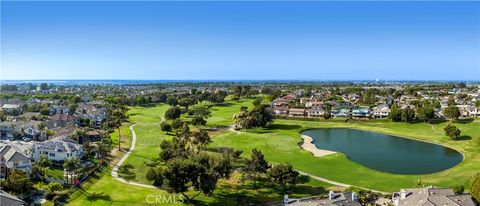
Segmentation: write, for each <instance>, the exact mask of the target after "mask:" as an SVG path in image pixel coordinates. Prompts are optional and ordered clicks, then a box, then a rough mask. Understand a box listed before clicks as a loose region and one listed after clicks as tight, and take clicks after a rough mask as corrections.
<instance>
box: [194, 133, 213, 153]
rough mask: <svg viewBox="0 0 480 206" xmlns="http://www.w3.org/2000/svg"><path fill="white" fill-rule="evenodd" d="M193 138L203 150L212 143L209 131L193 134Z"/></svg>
mask: <svg viewBox="0 0 480 206" xmlns="http://www.w3.org/2000/svg"><path fill="white" fill-rule="evenodd" d="M191 136H192V141H193V143H194V144H196V145H198V146H199V148H201V149H203V148H205V147H206V146H207V145H208V144H210V143H211V142H212V140H211V139H210V136H209V135H208V132H207V130H204V129H200V130H198V131H195V132H193V133H192V134H191Z"/></svg>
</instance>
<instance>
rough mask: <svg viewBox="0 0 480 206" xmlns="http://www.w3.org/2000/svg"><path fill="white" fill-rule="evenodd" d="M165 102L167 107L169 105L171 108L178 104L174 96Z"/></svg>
mask: <svg viewBox="0 0 480 206" xmlns="http://www.w3.org/2000/svg"><path fill="white" fill-rule="evenodd" d="M166 102H167V104H168V105H170V106H172V107H173V106H177V104H178V100H177V98H176V97H174V96H169V97H168V98H167V101H166Z"/></svg>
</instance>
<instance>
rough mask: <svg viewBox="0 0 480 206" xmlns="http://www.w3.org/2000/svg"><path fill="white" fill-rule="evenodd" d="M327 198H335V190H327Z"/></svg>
mask: <svg viewBox="0 0 480 206" xmlns="http://www.w3.org/2000/svg"><path fill="white" fill-rule="evenodd" d="M328 199H329V200H333V199H335V192H333V191H329V192H328Z"/></svg>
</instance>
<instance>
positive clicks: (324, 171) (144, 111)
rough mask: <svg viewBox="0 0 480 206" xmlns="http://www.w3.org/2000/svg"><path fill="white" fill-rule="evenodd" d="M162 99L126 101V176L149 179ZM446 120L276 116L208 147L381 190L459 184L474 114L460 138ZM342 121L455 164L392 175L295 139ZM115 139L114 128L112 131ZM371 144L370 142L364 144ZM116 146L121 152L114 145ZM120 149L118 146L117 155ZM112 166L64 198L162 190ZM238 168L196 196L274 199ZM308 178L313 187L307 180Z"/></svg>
mask: <svg viewBox="0 0 480 206" xmlns="http://www.w3.org/2000/svg"><path fill="white" fill-rule="evenodd" d="M252 102H253V99H246V100H242V101H239V102H234V101H228V102H227V103H226V104H224V105H222V106H214V107H213V108H212V117H210V118H209V119H208V123H207V126H209V127H224V126H229V125H231V124H232V123H233V121H234V120H233V118H232V117H233V114H234V113H236V112H237V111H239V109H240V106H242V105H243V106H249V107H250V108H251V107H252V105H251V103H252ZM168 108H169V106H168V105H164V104H162V105H158V106H153V107H133V108H131V109H130V111H129V113H128V114H129V119H130V122H129V123H126V124H124V126H122V128H121V132H122V148H124V150H126V149H127V148H128V147H129V145H130V142H131V134H130V131H129V126H130V125H131V124H133V123H136V124H137V125H136V126H135V131H136V134H137V144H136V149H135V151H134V152H133V153H132V154H131V155H130V156H129V158H128V159H127V161H126V162H125V163H124V165H128V170H127V171H128V172H127V173H124V174H122V173H120V176H122V177H124V178H125V179H128V180H131V181H134V182H139V183H146V184H150V182H149V181H148V180H146V178H145V173H146V171H147V170H148V167H147V166H146V165H145V164H146V163H148V162H151V161H152V160H153V159H155V158H157V157H158V154H159V152H160V147H159V145H160V142H161V141H162V140H163V139H165V138H171V136H169V135H167V134H165V132H162V131H160V127H159V124H158V123H159V122H160V121H161V119H162V117H163V115H164V112H165V111H166V110H167V109H168ZM446 124H447V123H441V124H434V125H432V124H425V123H417V124H405V123H393V122H390V121H387V120H373V121H372V120H371V121H355V122H351V123H344V122H343V121H337V120H329V121H316V122H315V121H297V120H284V119H277V120H275V123H274V124H273V125H272V126H271V127H270V128H269V129H257V130H256V131H247V132H245V131H240V132H239V133H238V132H230V131H226V130H225V131H220V132H214V133H212V139H213V143H212V144H211V147H233V148H236V149H238V150H243V151H244V153H243V155H244V156H248V155H249V153H250V150H251V149H253V148H257V149H260V150H261V151H262V152H263V153H264V154H265V157H266V158H267V159H268V160H269V161H271V162H275V163H283V162H286V163H290V164H292V165H293V166H294V167H295V168H296V169H299V170H301V171H304V172H308V173H311V174H313V175H316V176H320V177H325V178H328V179H331V180H334V181H338V182H342V183H346V184H351V185H355V186H361V187H367V188H371V189H376V190H382V191H389V192H390V191H395V190H398V189H400V188H409V187H413V186H415V184H416V183H417V181H418V180H419V179H421V180H422V183H423V184H425V185H436V186H444V187H452V186H456V185H460V184H466V183H467V181H468V179H469V178H470V177H471V175H472V174H474V173H475V172H478V171H480V153H479V152H478V151H479V147H480V121H473V122H470V123H455V125H456V126H458V127H459V128H460V129H461V130H462V135H463V136H464V137H465V138H464V139H465V140H461V141H453V140H450V139H449V138H448V137H447V136H445V135H444V134H443V128H444V127H445V125H446ZM326 127H348V128H355V129H362V130H368V131H375V132H381V133H385V134H393V135H398V136H403V137H407V138H414V139H419V140H424V141H428V142H434V143H437V144H442V145H446V146H450V147H452V148H455V149H457V150H459V151H461V152H462V153H463V154H464V155H465V160H464V161H463V162H462V163H460V164H459V165H457V166H455V167H454V168H451V169H448V170H446V171H442V172H438V173H434V174H427V175H396V174H389V173H384V172H379V171H375V170H372V169H369V168H366V167H364V166H362V165H359V164H357V163H354V162H352V161H350V160H348V158H347V157H346V156H344V155H343V154H340V153H337V154H333V155H329V156H325V157H320V158H316V157H313V156H312V154H310V153H309V152H306V151H303V150H302V149H301V148H300V146H299V142H300V141H301V138H300V131H302V130H304V129H307V128H326ZM112 139H113V141H114V142H115V143H116V141H117V135H116V133H113V134H112ZM366 149H374V148H366ZM120 154H123V153H120ZM120 154H117V155H118V156H120ZM110 170H111V168H105V169H104V170H103V172H102V173H100V174H98V176H96V177H94V178H92V179H91V180H89V181H88V182H87V183H85V184H84V185H83V186H82V189H80V190H78V191H76V192H75V193H73V194H72V196H71V199H70V202H69V204H71V205H127V204H128V205H146V204H147V202H146V199H145V198H146V196H148V195H151V194H153V195H156V194H160V195H165V194H168V193H167V192H166V191H164V190H160V189H150V188H143V187H139V186H134V185H128V184H125V183H122V182H119V181H117V180H115V179H113V178H112V177H111V176H110ZM238 179H239V174H234V175H233V176H232V178H231V179H230V180H226V181H221V182H220V183H219V185H218V187H217V190H216V191H215V193H214V195H212V196H211V197H206V196H203V195H200V196H199V197H197V199H198V200H199V202H198V204H217V205H225V204H237V203H242V204H243V203H244V204H248V203H249V202H257V203H262V202H268V201H275V200H280V199H281V198H282V194H281V191H276V190H274V189H272V188H271V187H269V186H268V185H266V186H265V187H264V188H261V189H258V190H252V189H251V187H250V186H248V184H249V183H247V186H244V185H243V184H240V183H239V181H238ZM312 186H314V187H312ZM318 186H321V187H325V188H326V187H330V186H331V185H329V184H326V183H324V182H321V181H316V180H310V182H308V183H307V184H306V185H305V186H304V187H301V188H303V189H299V190H296V191H292V193H293V194H289V195H291V196H305V195H306V196H308V195H313V194H319V193H321V192H323V191H320V190H319V187H318Z"/></svg>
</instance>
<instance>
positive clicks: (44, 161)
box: [33, 155, 52, 177]
mask: <svg viewBox="0 0 480 206" xmlns="http://www.w3.org/2000/svg"><path fill="white" fill-rule="evenodd" d="M33 164H34V165H36V166H38V168H39V169H41V171H42V175H43V176H44V177H45V176H46V175H47V169H48V168H49V167H51V166H52V162H51V161H50V160H49V159H48V157H47V156H46V155H42V156H40V159H38V160H37V161H36V162H35V163H33Z"/></svg>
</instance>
